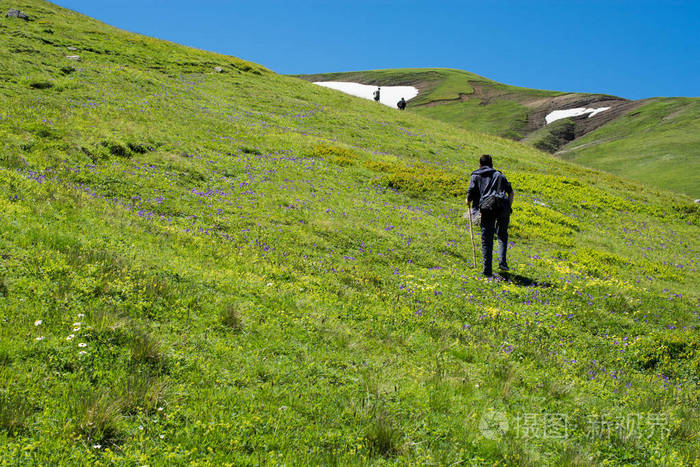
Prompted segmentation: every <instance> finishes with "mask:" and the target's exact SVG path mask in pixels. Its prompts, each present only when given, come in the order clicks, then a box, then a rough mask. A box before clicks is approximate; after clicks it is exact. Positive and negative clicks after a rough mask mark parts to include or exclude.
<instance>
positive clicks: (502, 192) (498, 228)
mask: <svg viewBox="0 0 700 467" xmlns="http://www.w3.org/2000/svg"><path fill="white" fill-rule="evenodd" d="M514 197H515V194H514V193H513V187H511V186H510V182H509V181H508V180H507V179H506V177H505V175H503V174H502V173H501V172H499V171H498V170H495V169H494V168H493V161H492V159H491V156H490V155H488V154H484V155H483V156H481V158H479V169H478V170H475V171H474V172H472V176H471V179H470V180H469V190H468V191H467V200H466V201H467V205H469V204H470V203H473V206H474V210H473V212H474V213H479V212H480V213H481V256H482V259H483V262H484V268H483V273H484V275H485V276H491V274H492V273H491V261H492V257H493V234H494V232H495V233H496V236H497V237H498V268H499V269H500V270H502V271H507V270H508V262H507V261H506V251H507V250H508V223H509V221H510V213H511V212H513V208H512V206H513V198H514Z"/></svg>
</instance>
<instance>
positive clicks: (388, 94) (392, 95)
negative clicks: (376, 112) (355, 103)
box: [314, 81, 418, 108]
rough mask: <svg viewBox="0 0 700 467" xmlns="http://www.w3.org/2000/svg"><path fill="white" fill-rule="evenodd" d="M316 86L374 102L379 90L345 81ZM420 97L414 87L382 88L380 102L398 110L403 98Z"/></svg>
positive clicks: (321, 82) (325, 82) (327, 82)
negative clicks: (398, 104) (397, 106)
mask: <svg viewBox="0 0 700 467" xmlns="http://www.w3.org/2000/svg"><path fill="white" fill-rule="evenodd" d="M314 84H318V85H319V86H323V87H326V88H331V89H336V90H338V91H342V92H344V93H345V94H350V95H352V96H357V97H362V98H363V99H369V100H374V96H373V95H372V94H373V93H374V91H376V90H377V86H371V85H368V84H360V83H350V82H344V81H317V82H315V83H314ZM417 95H418V89H417V88H414V87H413V86H381V89H380V91H379V102H380V103H381V104H384V105H388V106H389V107H393V108H396V103H397V102H399V101H400V100H401V98H402V97H403V98H404V99H406V100H407V101H409V100H411V99H413V98H414V97H416V96H417Z"/></svg>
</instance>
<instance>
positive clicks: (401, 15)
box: [54, 0, 700, 99]
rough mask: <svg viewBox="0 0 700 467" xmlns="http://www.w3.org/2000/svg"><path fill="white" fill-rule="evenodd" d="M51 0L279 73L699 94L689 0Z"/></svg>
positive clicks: (698, 49) (699, 61)
mask: <svg viewBox="0 0 700 467" xmlns="http://www.w3.org/2000/svg"><path fill="white" fill-rule="evenodd" d="M54 3H56V4H58V5H60V6H63V7H65V8H69V9H72V10H75V11H78V12H80V13H83V14H85V15H88V16H91V17H93V18H95V19H98V20H100V21H103V22H105V23H108V24H110V25H113V26H116V27H119V28H121V29H125V30H128V31H132V32H136V33H140V34H144V35H147V36H152V37H156V38H159V39H164V40H168V41H173V42H177V43H179V44H182V45H186V46H191V47H196V48H200V49H205V50H209V51H212V52H218V53H222V54H226V55H233V56H236V57H239V58H242V59H245V60H249V61H252V62H255V63H258V64H260V65H263V66H265V67H267V68H269V69H271V70H272V71H274V72H276V73H279V74H287V75H291V74H315V73H331V72H342V71H366V70H377V69H395V68H452V69H458V70H465V71H469V72H472V73H476V74H478V75H481V76H485V77H487V78H489V79H492V80H494V81H498V82H501V83H505V84H510V85H514V86H520V87H527V88H534V89H547V90H555V91H563V92H587V93H601V94H611V95H616V96H620V97H624V98H628V99H644V98H649V97H698V95H700V92H699V91H698V89H697V76H698V75H700V41H699V40H698V34H697V33H696V28H697V21H696V20H695V18H697V17H699V16H700V5H699V4H693V3H692V2H687V1H686V2H684V1H675V2H667V3H664V4H663V5H658V4H656V3H655V2H652V1H648V0H647V1H642V2H631V1H622V2H604V1H600V0H597V1H587V2H582V1H574V2H569V3H567V4H566V5H565V6H562V5H561V4H560V3H558V2H556V1H553V0H547V1H543V0H540V1H538V2H536V3H534V4H527V5H525V4H520V3H517V2H499V3H489V4H481V3H477V2H468V3H466V4H465V3H463V2H456V1H448V2H443V3H441V4H440V7H439V8H435V6H434V4H433V3H430V2H424V1H415V0H414V1H409V2H404V3H402V4H401V8H397V7H395V6H393V5H392V2H387V1H380V2H369V1H367V0H362V1H359V2H355V3H354V4H352V5H349V4H323V3H322V2H315V1H308V2H304V3H301V4H299V3H295V4H294V5H289V4H286V3H284V2H281V1H279V0H267V1H266V2H263V3H260V2H256V3H255V4H254V5H251V4H248V3H246V4H225V3H222V2H218V1H211V0H209V1H206V2H200V3H199V4H198V8H197V9H192V8H188V6H189V3H186V2H184V1H183V0H173V1H170V2H167V3H166V2H163V1H162V0H141V1H139V2H136V1H134V0H124V1H117V0H104V1H102V2H100V4H99V5H97V4H95V3H94V2H90V1H88V0H59V1H57V2H54ZM214 8H216V13H217V14H216V15H214V14H212V13H213V12H212V9H214ZM134 11H138V12H139V14H138V15H135V14H133V12H134ZM154 17H157V18H158V19H157V20H156V21H154V20H153V18H154ZM241 18H243V20H241ZM387 18H389V20H387ZM475 18H476V20H475ZM484 18H486V19H489V20H488V21H485V20H483V19H484ZM183 25H187V26H188V27H183ZM533 31H534V32H535V33H533ZM591 32H592V34H591ZM347 37H352V40H351V41H348V40H347V39H346V38H347ZM319 38H322V40H319ZM475 44H487V45H485V46H481V47H475ZM611 44H612V45H614V46H612V47H611ZM591 51H595V53H592V52H591ZM534 52H536V53H534ZM669 76H671V77H673V79H671V80H669V79H668V77H669Z"/></svg>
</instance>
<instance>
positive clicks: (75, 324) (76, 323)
mask: <svg viewBox="0 0 700 467" xmlns="http://www.w3.org/2000/svg"><path fill="white" fill-rule="evenodd" d="M81 324H82V323H81V322H80V321H76V322H75V323H73V326H75V327H76V328H78V327H80V325H81Z"/></svg>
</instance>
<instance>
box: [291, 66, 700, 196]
mask: <svg viewBox="0 0 700 467" xmlns="http://www.w3.org/2000/svg"><path fill="white" fill-rule="evenodd" d="M300 77H301V78H303V79H306V80H309V81H354V82H361V83H365V84H377V85H385V86H389V85H412V86H416V87H417V88H418V89H419V94H418V96H417V97H416V98H414V99H412V100H411V101H410V102H409V105H408V109H409V110H412V111H414V112H416V113H420V114H421V115H425V116H428V117H431V118H434V119H437V120H442V121H445V122H448V123H451V124H453V125H456V126H459V127H461V128H465V129H469V130H475V131H483V132H486V133H490V134H494V135H498V136H503V137H506V138H510V139H515V140H522V141H524V142H526V143H528V144H531V145H533V146H535V147H537V148H538V149H541V150H543V151H547V152H552V153H556V154H557V155H560V156H562V157H565V158H567V159H571V160H575V161H577V162H580V163H582V164H585V165H588V166H591V167H596V168H600V169H603V170H606V171H609V172H611V173H615V174H617V175H621V176H623V177H626V178H630V179H634V180H638V181H641V182H644V183H647V184H649V185H652V186H656V187H659V188H663V189H667V190H671V191H676V192H679V193H684V194H686V195H688V196H691V197H693V198H700V170H698V169H699V168H700V131H698V126H699V125H700V123H699V122H700V111H699V110H698V109H699V108H700V99H698V98H654V99H646V100H643V101H628V100H626V99H622V98H618V97H615V96H609V95H605V94H585V93H563V92H555V91H543V90H537V89H527V88H519V87H515V86H509V85H506V84H502V83H498V82H495V81H492V80H489V79H487V78H484V77H481V76H478V75H475V74H473V73H469V72H466V71H460V70H450V69H410V68H408V69H398V70H376V71H362V72H347V73H326V74H315V75H301V76H300ZM577 107H584V108H590V107H610V109H609V110H607V111H605V112H601V113H599V114H597V115H595V116H594V117H591V118H588V117H587V116H582V117H577V118H570V119H564V120H559V121H556V122H554V123H552V124H550V125H546V124H545V116H546V115H547V114H548V113H549V112H552V111H554V110H561V109H572V108H577ZM681 175H682V176H681Z"/></svg>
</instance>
